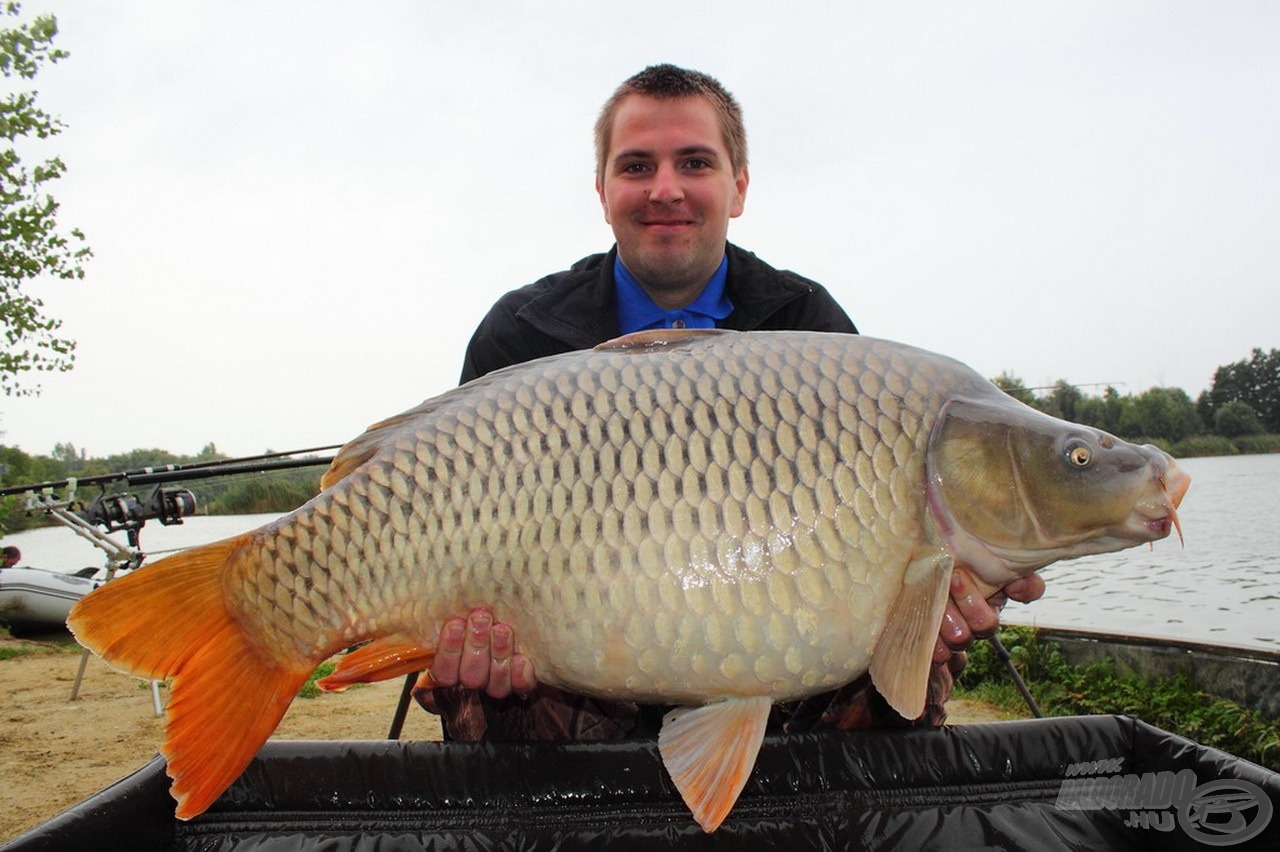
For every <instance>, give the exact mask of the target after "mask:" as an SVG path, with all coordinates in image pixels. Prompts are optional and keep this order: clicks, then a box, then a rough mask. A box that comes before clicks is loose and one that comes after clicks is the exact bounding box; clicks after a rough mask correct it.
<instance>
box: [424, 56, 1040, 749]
mask: <svg viewBox="0 0 1280 852" xmlns="http://www.w3.org/2000/svg"><path fill="white" fill-rule="evenodd" d="M595 135H596V160H597V162H596V182H595V186H596V192H597V194H598V195H599V197H600V204H601V206H602V208H603V210H604V218H605V221H606V222H608V223H609V225H610V227H611V228H612V230H613V234H614V237H615V239H616V245H615V247H614V248H613V249H612V250H611V251H609V252H608V253H606V254H603V255H592V256H591V257H588V258H585V259H583V260H581V261H579V262H578V263H576V264H575V265H574V266H573V267H572V268H570V269H569V270H566V271H564V272H558V273H555V274H553V275H549V276H547V277H546V278H543V279H541V280H540V281H538V282H536V283H534V284H531V285H528V286H526V287H523V288H521V289H519V290H515V291H512V292H510V293H507V294H506V295H505V296H503V297H502V298H501V299H499V301H498V303H497V304H496V305H494V307H493V308H492V309H491V310H490V311H489V313H488V315H487V316H485V318H484V319H483V320H482V321H481V323H480V325H479V327H478V328H477V330H476V332H475V335H474V336H473V337H472V339H471V342H470V344H469V345H468V347H467V352H466V356H465V359H464V363H463V369H462V381H463V382H467V381H470V380H472V379H475V378H478V377H479V376H482V375H484V374H486V373H488V372H491V371H493V370H497V369H500V368H502V367H506V366H509V365H511V364H516V363H521V362H524V361H528V360H532V359H534V358H540V357H545V356H548V355H555V354H559V353H562V352H569V351H573V350H577V349H585V348H589V347H592V346H595V345H596V344H599V343H601V342H603V341H605V340H609V339H611V338H614V337H617V336H619V335H620V334H626V333H630V332H634V331H641V330H645V329H650V328H713V327H721V328H729V329H738V330H760V329H774V330H778V329H793V330H795V329H798V330H809V331H831V332H846V333H851V334H856V333H857V329H856V328H855V327H854V324H853V322H852V321H851V320H850V319H849V317H848V316H847V315H846V314H845V312H844V311H843V310H842V309H841V308H840V306H839V305H837V304H836V302H835V300H834V299H832V297H831V296H830V295H829V294H828V293H827V291H826V290H825V289H823V288H822V287H821V286H820V285H818V284H816V283H814V282H813V281H809V280H808V279H805V278H802V277H801V276H799V275H796V274H795V273H792V272H786V271H780V270H777V269H774V268H773V267H771V266H769V265H768V264H766V263H764V262H763V261H761V260H760V259H758V258H757V257H756V256H755V255H753V254H751V253H750V252H747V251H744V250H743V249H740V248H738V247H737V246H734V245H732V244H731V243H729V242H728V239H727V235H728V227H729V220H730V219H733V218H736V217H738V216H740V215H741V214H742V211H743V206H744V203H745V201H746V194H747V186H748V184H749V182H750V177H749V173H748V169H747V147H746V132H745V130H744V128H743V123H742V112H741V109H740V108H739V106H738V104H737V103H736V101H735V100H734V99H733V97H732V95H730V94H729V93H728V92H727V91H725V89H724V87H723V86H721V85H720V83H719V82H717V81H716V80H714V79H713V78H711V77H709V76H707V75H705V74H701V73H699V72H696V71H688V70H685V69H681V68H677V67H675V66H672V65H655V66H651V67H649V68H646V69H645V70H644V71H641V72H640V73H639V74H637V75H635V76H634V77H632V78H630V79H629V80H627V81H626V82H624V83H623V84H622V86H620V87H619V88H618V90H617V91H616V92H615V93H614V94H613V96H612V97H611V98H610V99H609V100H608V101H607V102H606V103H605V106H604V108H603V110H602V111H601V114H600V118H599V120H598V121H597V122H596V134H595ZM1005 591H1006V593H1007V594H1008V596H1009V597H1014V598H1016V599H1020V600H1034V599H1035V598H1038V597H1039V596H1040V594H1041V593H1042V592H1043V583H1042V582H1041V581H1040V580H1039V579H1038V578H1035V579H1029V580H1026V581H1019V582H1018V583H1016V584H1011V585H1010V586H1009V587H1008V588H1007V589H1006V590H1005ZM1003 599H1004V595H997V600H995V601H993V603H994V605H995V606H999V605H1000V604H1002V603H1003ZM995 624H996V613H995V610H994V609H993V605H992V604H989V603H988V602H986V601H983V600H982V599H981V598H980V597H979V596H978V595H976V594H975V592H974V591H973V585H972V581H971V579H970V578H969V577H968V575H967V573H965V572H963V571H957V572H956V575H955V581H954V582H953V585H952V601H951V603H950V604H949V606H948V609H947V615H946V617H945V618H944V623H943V626H942V631H941V634H940V637H939V641H938V645H937V648H936V650H935V654H934V661H935V665H934V671H933V676H932V677H931V680H930V691H929V695H930V697H929V702H930V706H929V707H928V708H927V710H926V713H925V716H924V717H922V718H923V721H924V722H925V723H928V724H939V723H940V722H941V720H942V718H943V717H944V715H945V713H944V711H943V709H942V704H943V703H944V702H945V700H946V698H947V697H948V696H949V695H950V691H951V681H952V675H953V673H954V672H955V671H958V670H959V668H960V667H962V666H963V664H964V655H963V649H964V648H965V647H967V646H968V644H969V643H971V642H972V640H973V635H974V631H975V630H976V631H982V632H985V631H990V630H993V629H994V628H995ZM430 674H431V679H432V681H433V682H434V684H435V685H436V688H435V689H429V688H427V687H426V686H424V687H423V688H421V689H419V690H417V691H416V692H415V695H416V696H417V697H418V699H419V701H420V702H421V703H423V705H424V706H425V707H427V709H429V710H432V711H435V712H439V713H441V715H442V716H443V718H444V724H445V729H446V734H447V735H449V736H450V737H453V738H456V739H462V740H479V739H484V738H488V739H507V740H519V739H611V738H617V737H625V736H647V735H654V734H656V732H657V730H658V727H659V726H660V724H661V716H662V712H663V710H664V709H665V708H660V707H645V706H641V705H636V704H632V703H629V702H612V701H603V700H597V699H593V698H588V697H586V696H579V695H572V694H569V693H565V692H563V691H561V690H556V689H552V688H549V687H537V688H536V689H535V676H536V673H535V672H533V671H532V666H531V665H530V664H529V663H528V661H527V660H525V659H524V658H523V657H521V656H520V655H519V654H517V653H515V651H514V637H513V636H512V634H511V631H510V629H509V628H508V627H506V626H505V625H501V624H495V623H494V622H493V618H492V616H491V614H490V613H488V612H487V611H485V610H476V611H473V612H472V613H471V615H470V617H469V618H468V619H466V620H465V621H464V620H463V619H462V618H455V619H452V620H450V621H449V622H448V623H446V625H445V627H444V629H443V631H442V633H441V638H440V644H439V647H438V649H437V656H436V660H435V662H434V663H433V665H432V668H431V672H430ZM479 690H483V692H481V691H479ZM512 692H515V693H530V694H528V695H527V696H525V697H508V696H509V695H510V694H511V693H512ZM773 723H774V725H775V727H781V728H783V729H787V730H800V729H805V728H809V727H813V726H814V725H816V724H825V725H830V726H836V727H841V728H850V727H862V726H867V725H879V724H894V723H899V724H903V723H906V722H905V720H901V719H899V718H898V717H896V714H893V712H892V711H891V710H890V709H889V708H888V706H887V704H885V703H884V702H883V699H881V698H879V696H878V695H877V694H876V693H875V691H874V689H873V688H872V687H871V686H870V683H869V681H868V680H867V679H866V678H864V679H862V680H860V681H858V682H857V683H855V684H853V685H850V686H848V687H845V688H844V689H842V690H840V691H839V692H838V693H835V694H828V695H825V696H819V697H817V698H814V699H810V700H808V701H805V702H800V703H799V704H796V705H790V706H788V707H785V708H782V709H781V710H779V711H778V712H776V713H775V719H774V720H773Z"/></svg>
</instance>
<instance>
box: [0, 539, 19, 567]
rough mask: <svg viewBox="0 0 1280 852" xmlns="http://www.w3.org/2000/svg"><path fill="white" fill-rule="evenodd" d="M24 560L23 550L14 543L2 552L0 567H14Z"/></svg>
mask: <svg viewBox="0 0 1280 852" xmlns="http://www.w3.org/2000/svg"><path fill="white" fill-rule="evenodd" d="M21 561H22V551H21V550H19V549H18V548H16V547H13V546H12V545H11V546H9V547H6V548H5V549H4V551H3V553H0V568H12V567H14V566H15V565H17V564H18V563H19V562H21Z"/></svg>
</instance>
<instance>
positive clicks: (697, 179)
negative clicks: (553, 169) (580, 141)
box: [596, 95, 748, 309]
mask: <svg viewBox="0 0 1280 852" xmlns="http://www.w3.org/2000/svg"><path fill="white" fill-rule="evenodd" d="M747 181H748V176H747V170H746V168H743V169H742V171H741V172H739V173H737V174H734V171H733V166H732V164H731V163H730V161H729V149H728V148H727V147H726V146H725V143H724V134H723V133H721V131H720V122H719V118H718V116H717V115H716V110H715V107H713V106H712V105H711V102H710V101H708V100H707V99H706V98H703V97H691V98H678V99H674V100H658V99H656V98H649V97H645V96H643V95H630V96H628V97H627V98H626V99H625V100H623V101H622V103H621V105H620V106H619V109H618V113H617V116H616V117H615V118H614V123H613V134H612V137H611V139H610V142H609V151H608V153H607V154H606V155H605V162H604V175H603V177H602V178H601V179H599V180H597V182H596V191H597V192H598V193H599V194H600V203H601V205H603V207H604V219H605V221H606V222H608V223H609V224H610V225H612V226H613V235H614V238H615V239H616V240H617V241H618V254H619V255H620V256H621V257H622V262H623V263H624V264H626V267H627V269H629V270H630V271H631V273H632V274H633V275H635V276H636V278H637V279H638V280H639V281H640V283H641V284H643V285H644V286H645V288H646V289H647V290H648V291H649V294H650V296H651V297H652V298H653V299H654V301H655V302H657V303H658V304H659V305H661V306H662V307H665V308H668V309H672V308H676V307H683V306H684V305H687V304H688V303H689V302H691V301H693V300H694V299H695V298H697V296H698V294H699V293H700V292H701V291H702V287H703V286H704V285H705V284H706V283H707V280H708V279H709V278H710V277H711V275H712V273H714V272H715V271H716V267H718V266H719V265H720V260H721V258H723V257H724V246H725V240H726V238H727V235H728V232H729V220H730V219H733V218H736V217H738V216H740V215H742V206H743V202H744V201H745V200H746V195H747Z"/></svg>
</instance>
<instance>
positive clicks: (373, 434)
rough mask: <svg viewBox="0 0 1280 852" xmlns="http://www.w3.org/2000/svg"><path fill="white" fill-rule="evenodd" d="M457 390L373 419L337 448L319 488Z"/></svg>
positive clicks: (370, 455) (343, 475)
mask: <svg viewBox="0 0 1280 852" xmlns="http://www.w3.org/2000/svg"><path fill="white" fill-rule="evenodd" d="M455 392H456V389H455V391H450V392H449V393H446V394H442V395H441V396H437V397H434V398H432V399H429V400H427V401H426V402H424V403H422V404H421V405H418V406H416V407H414V408H410V409H409V410H408V411H404V412H401V413H400V414H397V415H395V416H394V417H388V418H387V419H386V420H380V421H378V422H377V423H374V424H373V425H372V426H370V427H369V428H368V429H366V430H365V431H364V433H363V434H361V435H359V436H358V437H355V438H352V439H351V440H350V441H348V442H347V443H346V444H345V445H343V447H342V449H340V450H338V454H337V455H335V456H334V457H333V462H331V463H330V465H329V469H328V470H326V471H325V472H324V475H323V476H321V477H320V490H322V491H323V490H324V489H326V488H328V487H329V486H331V485H333V484H334V483H335V482H338V481H340V480H342V479H344V478H346V476H347V475H348V474H350V473H351V471H353V470H355V469H356V468H358V467H360V465H362V464H364V463H365V462H367V461H368V460H369V459H371V458H373V457H374V456H375V455H377V453H378V451H379V450H380V449H382V447H383V445H384V444H385V443H386V441H387V438H388V437H389V436H390V435H391V434H392V433H393V432H395V431H396V430H397V429H399V428H400V427H401V426H403V425H404V423H405V421H406V420H412V419H413V418H415V417H417V416H418V415H420V414H425V413H427V412H428V411H431V410H432V409H434V408H437V407H439V405H440V403H441V402H442V401H443V400H444V399H445V398H446V397H448V396H450V395H451V394H452V393H455Z"/></svg>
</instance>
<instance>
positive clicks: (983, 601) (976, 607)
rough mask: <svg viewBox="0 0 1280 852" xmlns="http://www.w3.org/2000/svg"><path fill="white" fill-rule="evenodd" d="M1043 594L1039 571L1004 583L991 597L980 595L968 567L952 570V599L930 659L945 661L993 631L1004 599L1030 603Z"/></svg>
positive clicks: (996, 625) (1005, 600) (1042, 581)
mask: <svg viewBox="0 0 1280 852" xmlns="http://www.w3.org/2000/svg"><path fill="white" fill-rule="evenodd" d="M1043 594H1044V580H1042V579H1041V578H1040V575H1039V574H1029V575H1028V576H1026V577H1021V578H1019V579H1017V580H1014V581H1013V582H1012V583H1009V584H1008V585H1006V586H1004V587H1003V588H1001V589H1000V590H999V591H997V592H996V593H995V594H994V595H992V596H991V597H990V598H983V597H982V594H981V593H980V592H979V591H978V590H977V586H976V584H975V583H974V579H973V575H972V574H970V573H969V570H968V569H967V568H957V569H955V571H953V572H952V573H951V598H950V600H948V601H947V611H946V612H945V613H943V615H942V627H941V628H940V629H939V630H938V641H937V643H935V644H934V646H933V661H934V662H935V663H941V662H944V661H946V660H947V659H948V658H950V657H951V655H952V654H956V653H960V652H963V651H965V650H968V648H969V646H970V645H972V644H973V642H974V640H975V639H983V638H986V637H987V636H990V635H992V634H993V633H995V632H996V628H997V627H999V626H1000V610H1001V609H1003V608H1004V605H1005V603H1006V602H1007V601H1010V600H1014V601H1018V602H1019V603H1031V602H1032V601H1034V600H1038V599H1039V598H1040V596H1041V595H1043Z"/></svg>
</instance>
